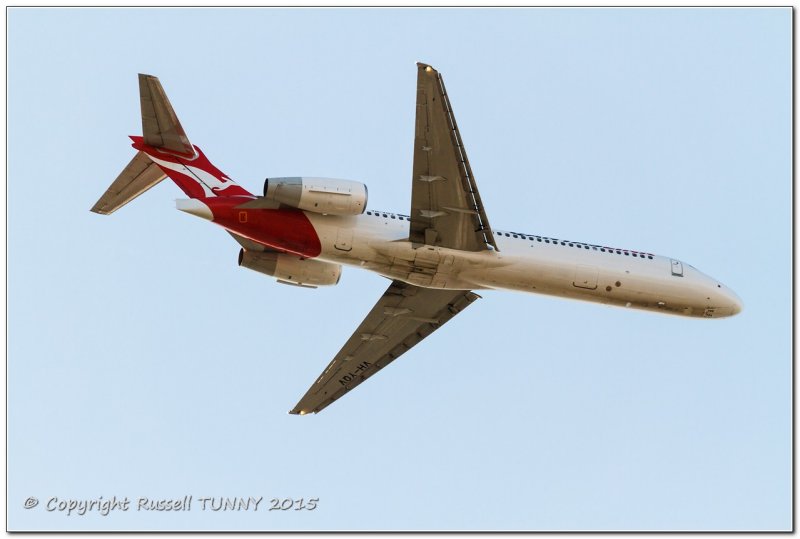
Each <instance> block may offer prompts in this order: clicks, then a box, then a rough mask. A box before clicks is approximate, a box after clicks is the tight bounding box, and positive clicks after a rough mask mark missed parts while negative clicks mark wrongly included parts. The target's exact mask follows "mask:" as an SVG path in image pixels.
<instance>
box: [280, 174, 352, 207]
mask: <svg viewBox="0 0 800 539" xmlns="http://www.w3.org/2000/svg"><path fill="white" fill-rule="evenodd" d="M264 198H267V199H270V200H275V201H277V202H280V203H281V204H286V205H288V206H293V207H295V208H299V209H301V210H307V211H313V212H316V213H329V214H332V215H360V214H362V213H364V210H365V209H367V186H366V185H364V184H363V183H361V182H355V181H352V180H336V179H333V178H267V179H266V180H264Z"/></svg>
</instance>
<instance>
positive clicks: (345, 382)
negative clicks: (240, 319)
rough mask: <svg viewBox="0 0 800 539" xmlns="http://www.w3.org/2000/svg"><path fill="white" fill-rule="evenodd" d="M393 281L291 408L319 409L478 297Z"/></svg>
mask: <svg viewBox="0 0 800 539" xmlns="http://www.w3.org/2000/svg"><path fill="white" fill-rule="evenodd" d="M478 297H479V296H478V295H477V294H474V293H472V292H469V291H466V290H439V289H432V288H420V287H418V286H414V285H410V284H406V283H402V282H399V281H393V282H392V284H391V285H390V286H389V288H388V289H387V290H386V292H385V293H384V294H383V296H382V297H381V299H380V300H378V303H377V304H375V306H374V307H373V308H372V310H371V311H370V312H369V314H368V315H367V317H366V318H365V319H364V321H363V322H361V325H360V326H358V329H356V331H355V333H353V335H352V337H350V339H349V340H348V341H347V343H345V345H344V347H342V349H341V350H340V351H339V353H338V354H337V355H336V357H335V358H334V359H333V361H331V362H330V364H329V365H328V366H327V368H326V369H325V370H324V371H323V373H322V374H321V375H320V376H319V378H318V379H317V381H316V382H314V384H313V385H312V386H311V388H309V390H308V391H307V392H306V394H305V395H304V396H303V398H302V399H300V402H298V403H297V406H295V407H294V409H292V410H291V411H290V412H289V413H291V414H300V415H304V414H307V413H311V412H314V413H317V412H319V411H321V410H322V409H323V408H325V407H326V406H328V405H329V404H331V403H332V402H333V401H335V400H336V399H338V398H340V397H342V396H343V395H344V394H345V393H347V392H348V391H350V390H351V389H353V388H355V387H356V386H357V385H359V384H360V383H361V382H363V381H364V380H366V379H367V378H369V377H370V376H372V375H373V374H375V373H376V372H378V371H379V370H381V369H382V368H384V367H385V366H386V365H388V364H389V363H391V362H392V361H394V360H395V359H397V358H398V357H400V356H401V355H403V354H404V353H405V352H407V351H408V350H410V349H411V348H412V347H413V346H414V345H415V344H417V343H419V342H420V341H422V340H423V339H424V338H425V337H427V336H428V335H430V334H431V333H433V332H434V331H436V329H437V328H439V327H441V326H442V325H443V324H444V323H445V322H447V321H448V320H450V319H451V318H453V317H454V316H455V315H456V314H458V313H459V312H461V311H462V310H464V309H465V308H466V307H467V306H469V304H470V303H472V302H473V301H475V300H476V299H478Z"/></svg>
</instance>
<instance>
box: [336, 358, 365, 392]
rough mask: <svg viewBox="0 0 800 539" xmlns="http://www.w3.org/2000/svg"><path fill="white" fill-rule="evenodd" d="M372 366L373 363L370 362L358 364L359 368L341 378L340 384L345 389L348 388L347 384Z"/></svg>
mask: <svg viewBox="0 0 800 539" xmlns="http://www.w3.org/2000/svg"><path fill="white" fill-rule="evenodd" d="M371 366H372V363H370V362H369V361H362V362H361V363H359V364H358V366H357V367H356V368H355V369H353V370H352V371H350V372H348V373H347V374H345V375H344V376H342V377H341V378H339V383H340V384H342V385H343V386H344V387H347V384H349V383H350V382H352V381H353V380H355V379H356V378H357V377H358V375H359V374H361V373H363V372H364V371H366V370H367V369H368V368H370V367H371Z"/></svg>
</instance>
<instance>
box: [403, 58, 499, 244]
mask: <svg viewBox="0 0 800 539" xmlns="http://www.w3.org/2000/svg"><path fill="white" fill-rule="evenodd" d="M417 68H418V71H417V117H416V118H417V119H416V125H415V132H414V168H413V178H412V187H411V231H410V240H411V241H412V242H415V243H424V244H427V245H435V246H441V247H448V248H451V249H459V250H463V251H481V250H485V249H489V248H490V247H489V245H491V246H492V247H493V248H494V249H495V250H496V249H497V245H496V244H495V241H494V236H493V235H492V230H491V227H490V226H489V220H488V218H487V217H486V212H485V211H484V208H483V203H482V202H481V197H480V194H479V193H478V186H477V184H476V183H475V178H474V177H473V175H472V169H471V168H470V166H469V160H468V159H467V152H466V150H465V149H464V144H463V142H462V141H461V134H460V133H459V131H458V125H457V124H456V118H455V115H454V114H453V109H452V107H451V106H450V100H449V98H448V97H447V92H446V90H445V87H444V81H443V80H442V76H441V75H440V74H439V72H437V71H436V70H435V69H433V67H431V66H429V65H426V64H421V63H418V64H417Z"/></svg>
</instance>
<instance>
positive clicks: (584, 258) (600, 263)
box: [305, 211, 742, 318]
mask: <svg viewBox="0 0 800 539" xmlns="http://www.w3.org/2000/svg"><path fill="white" fill-rule="evenodd" d="M305 213H306V215H307V217H308V219H309V220H310V221H311V223H312V225H313V226H314V229H315V230H316V231H317V234H318V235H319V239H320V242H321V244H322V252H321V253H320V255H319V258H320V259H322V260H325V261H329V262H335V263H339V264H343V265H348V266H356V267H360V268H363V269H368V270H371V271H374V272H376V273H379V274H380V275H383V276H385V277H388V278H390V279H396V280H399V281H403V282H407V283H410V284H413V285H417V286H422V287H428V288H445V289H465V290H480V289H507V290H517V291H522V292H535V293H539V294H549V295H554V296H559V297H567V298H574V299H580V300H584V301H593V302H597V303H604V304H609V305H619V306H625V307H631V308H637V309H646V310H651V311H658V312H663V313H670V314H677V315H684V316H693V317H702V318H721V317H725V316H731V315H734V314H736V313H738V312H739V311H741V309H742V304H741V300H740V299H739V298H738V297H737V296H736V294H735V293H734V292H733V291H732V290H730V289H729V288H727V287H726V286H725V285H723V284H722V283H720V282H718V281H716V280H715V279H713V278H711V277H709V276H708V275H705V274H703V273H702V272H700V271H698V270H696V269H695V268H694V267H692V266H690V265H689V264H685V263H683V262H681V261H678V260H675V259H671V258H667V257H662V256H657V255H653V254H650V253H641V252H636V251H631V250H627V249H616V248H609V247H604V246H599V245H591V244H584V243H579V242H570V241H565V240H556V239H554V238H545V237H541V236H534V235H530V234H520V233H512V232H505V231H502V232H501V231H499V230H495V231H494V235H495V241H496V243H497V247H498V249H499V250H498V251H494V250H485V251H479V252H470V251H460V250H454V249H447V248H442V247H432V246H428V245H419V244H412V243H411V242H409V241H408V237H409V221H408V217H407V216H404V215H399V214H392V213H388V212H375V211H368V212H366V213H365V214H363V215H359V216H353V217H340V216H333V215H321V214H317V213H313V212H305Z"/></svg>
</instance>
